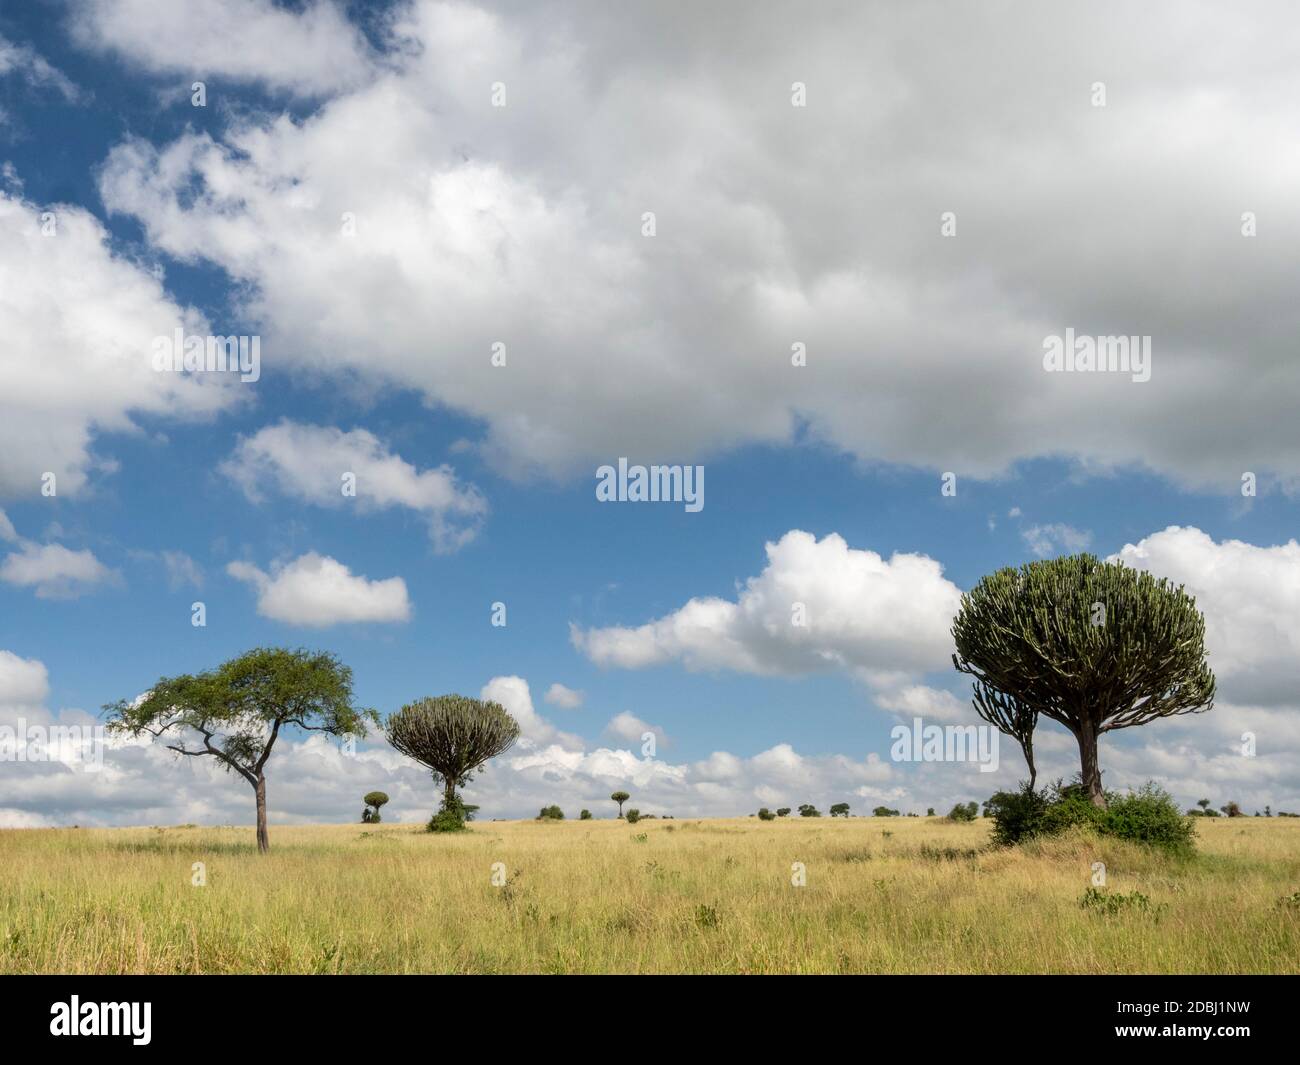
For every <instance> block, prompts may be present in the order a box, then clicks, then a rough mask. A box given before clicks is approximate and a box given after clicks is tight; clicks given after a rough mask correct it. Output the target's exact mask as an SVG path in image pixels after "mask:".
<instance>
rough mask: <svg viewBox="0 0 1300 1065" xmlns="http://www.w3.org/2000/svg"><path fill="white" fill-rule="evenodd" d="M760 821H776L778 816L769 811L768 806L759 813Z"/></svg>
mask: <svg viewBox="0 0 1300 1065" xmlns="http://www.w3.org/2000/svg"><path fill="white" fill-rule="evenodd" d="M758 819H759V820H760V821H775V820H776V814H774V813H773V812H772V811H771V810H769V809H768V808H767V807H766V806H764V807H763V808H762V809H761V810H759V811H758Z"/></svg>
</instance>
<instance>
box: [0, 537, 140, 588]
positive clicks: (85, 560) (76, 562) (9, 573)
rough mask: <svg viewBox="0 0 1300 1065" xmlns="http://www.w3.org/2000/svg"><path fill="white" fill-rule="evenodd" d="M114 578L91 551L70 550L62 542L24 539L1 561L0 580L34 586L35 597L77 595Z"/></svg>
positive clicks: (26, 586) (112, 573) (113, 574)
mask: <svg viewBox="0 0 1300 1065" xmlns="http://www.w3.org/2000/svg"><path fill="white" fill-rule="evenodd" d="M116 579H117V574H116V573H115V572H114V571H113V570H111V569H109V568H108V567H107V566H105V565H104V564H103V563H102V562H100V561H99V559H97V558H96V557H95V554H94V552H93V551H90V550H82V551H72V550H69V549H68V548H66V547H64V546H63V545H62V544H35V543H31V542H30V541H27V542H24V543H23V544H22V546H21V547H20V548H19V549H18V550H17V551H14V552H12V553H11V554H9V555H7V556H6V557H5V560H4V562H3V563H0V581H5V582H6V583H8V584H13V585H17V586H18V587H20V588H34V589H35V590H36V598H38V599H76V598H77V597H78V596H81V595H84V594H86V593H87V592H90V591H93V590H94V589H95V588H97V587H99V586H100V585H102V584H105V583H108V582H112V581H114V580H116Z"/></svg>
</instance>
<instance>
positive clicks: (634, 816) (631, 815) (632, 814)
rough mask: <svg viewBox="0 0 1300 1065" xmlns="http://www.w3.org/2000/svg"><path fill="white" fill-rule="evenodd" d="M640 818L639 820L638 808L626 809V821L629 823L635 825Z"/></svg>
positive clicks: (639, 812)
mask: <svg viewBox="0 0 1300 1065" xmlns="http://www.w3.org/2000/svg"><path fill="white" fill-rule="evenodd" d="M640 820H641V811H640V810H635V809H633V810H628V812H627V823H628V824H629V825H635V824H636V823H637V822H638V821H640Z"/></svg>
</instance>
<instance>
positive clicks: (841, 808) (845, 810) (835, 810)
mask: <svg viewBox="0 0 1300 1065" xmlns="http://www.w3.org/2000/svg"><path fill="white" fill-rule="evenodd" d="M831 816H832V817H848V816H849V804H848V803H846V802H837V803H836V804H835V805H834V806H832V807H831Z"/></svg>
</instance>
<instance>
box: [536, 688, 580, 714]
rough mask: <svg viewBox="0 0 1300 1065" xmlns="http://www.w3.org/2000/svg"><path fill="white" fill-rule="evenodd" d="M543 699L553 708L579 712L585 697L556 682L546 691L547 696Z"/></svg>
mask: <svg viewBox="0 0 1300 1065" xmlns="http://www.w3.org/2000/svg"><path fill="white" fill-rule="evenodd" d="M542 698H544V699H545V700H546V701H547V702H548V703H550V704H551V705H552V706H558V707H559V708H560V709H562V710H577V709H578V707H580V706H581V705H582V703H583V700H584V699H585V696H584V695H583V693H582V692H580V691H577V690H576V689H574V688H569V687H566V686H565V685H563V684H561V683H560V682H559V681H556V682H555V683H554V684H552V685H551V686H550V687H549V688H547V689H546V694H545V695H544V696H543V697H542Z"/></svg>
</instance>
